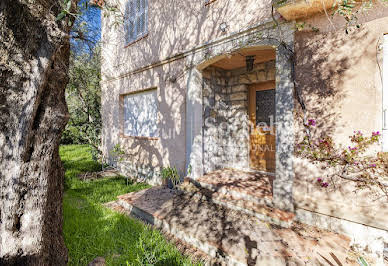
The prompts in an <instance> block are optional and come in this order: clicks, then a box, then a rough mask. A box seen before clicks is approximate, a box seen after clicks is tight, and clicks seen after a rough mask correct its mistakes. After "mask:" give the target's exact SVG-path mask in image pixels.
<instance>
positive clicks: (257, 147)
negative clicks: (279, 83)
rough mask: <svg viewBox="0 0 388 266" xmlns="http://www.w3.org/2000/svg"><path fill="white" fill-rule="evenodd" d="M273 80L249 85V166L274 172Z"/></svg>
mask: <svg viewBox="0 0 388 266" xmlns="http://www.w3.org/2000/svg"><path fill="white" fill-rule="evenodd" d="M275 110H276V109H275V81H270V82H263V83H257V84H253V85H250V86H249V118H250V122H251V130H250V148H249V149H250V151H249V157H250V167H251V168H252V169H255V170H261V171H266V172H275V152H276V134H275V130H276V128H275V124H274V123H275Z"/></svg>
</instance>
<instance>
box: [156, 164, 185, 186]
mask: <svg viewBox="0 0 388 266" xmlns="http://www.w3.org/2000/svg"><path fill="white" fill-rule="evenodd" d="M161 176H162V180H163V184H164V185H165V186H166V187H169V188H174V189H175V188H176V187H177V186H178V185H179V183H180V182H181V178H180V176H179V174H178V170H177V169H176V167H175V166H174V167H170V166H168V167H163V169H162V171H161Z"/></svg>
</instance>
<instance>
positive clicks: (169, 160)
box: [102, 0, 229, 183]
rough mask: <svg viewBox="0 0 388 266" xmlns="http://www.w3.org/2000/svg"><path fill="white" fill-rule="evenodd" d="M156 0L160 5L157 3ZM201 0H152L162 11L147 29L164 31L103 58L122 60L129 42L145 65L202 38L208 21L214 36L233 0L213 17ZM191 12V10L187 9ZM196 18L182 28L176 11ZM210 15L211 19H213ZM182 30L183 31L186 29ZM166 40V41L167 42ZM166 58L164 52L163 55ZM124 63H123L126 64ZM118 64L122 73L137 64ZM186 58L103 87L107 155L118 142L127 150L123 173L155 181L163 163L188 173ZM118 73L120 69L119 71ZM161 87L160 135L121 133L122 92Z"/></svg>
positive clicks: (128, 76) (159, 93)
mask: <svg viewBox="0 0 388 266" xmlns="http://www.w3.org/2000/svg"><path fill="white" fill-rule="evenodd" d="M154 5H156V6H154ZM198 6H199V5H198V4H197V3H194V1H178V0H175V1H169V3H168V4H163V3H162V2H160V1H158V2H153V8H152V12H155V11H156V10H157V11H158V15H152V16H150V21H149V25H150V26H149V30H150V31H153V30H155V29H158V30H160V34H152V38H150V36H149V37H147V38H145V39H144V40H141V41H140V42H139V43H135V44H133V46H130V47H128V48H126V49H127V50H122V49H121V48H117V47H116V49H117V50H118V51H124V52H125V53H124V54H122V55H117V57H116V58H111V59H109V58H105V60H104V61H107V60H114V61H119V63H121V64H122V65H123V62H125V60H126V58H127V57H130V56H131V52H130V51H131V48H132V47H135V48H136V49H135V50H136V57H137V58H136V61H137V62H141V63H142V65H148V64H150V63H152V62H153V61H155V55H158V56H160V57H162V55H163V54H169V55H173V54H174V53H175V52H176V51H177V50H179V49H180V47H186V46H188V45H189V44H190V43H192V37H193V36H195V43H200V40H201V39H202V38H203V36H201V34H202V32H203V27H204V25H205V22H207V24H206V29H207V31H209V29H210V31H211V36H213V35H215V34H216V32H217V31H219V24H220V23H221V22H223V21H224V20H225V19H226V17H225V16H224V14H225V12H226V10H228V8H229V4H226V5H224V6H223V7H222V8H220V9H219V12H218V16H217V17H209V15H208V10H209V9H208V8H203V6H202V5H201V9H199V10H198ZM184 13H187V14H184ZM173 14H175V15H176V16H179V17H186V18H192V19H194V20H193V21H185V23H187V24H188V25H191V27H190V29H191V31H189V32H184V31H182V27H183V26H184V25H182V24H178V23H177V22H176V20H175V19H172V15H173ZM209 21H210V22H209ZM161 29H166V30H165V31H162V30H161ZM182 32H183V33H184V34H182ZM123 36H124V34H122V38H121V39H120V38H119V39H117V40H113V42H116V44H115V46H120V45H123V44H124V40H123ZM166 42H167V43H166ZM159 59H163V58H159ZM123 66H124V65H123ZM123 66H120V67H117V69H118V72H117V73H120V71H121V72H122V73H125V72H128V71H131V70H133V68H134V65H133V64H131V65H128V66H124V67H123ZM188 70H189V69H188V67H187V66H186V65H185V59H182V60H177V61H174V62H171V63H169V64H165V65H162V66H158V67H156V68H153V69H150V70H145V71H143V72H139V73H135V74H131V75H126V76H125V77H124V78H120V79H117V80H112V81H108V82H106V83H105V84H106V85H105V86H104V87H105V90H104V91H103V100H102V102H103V103H102V104H103V125H104V126H103V145H104V149H105V150H104V152H105V155H106V156H107V157H108V158H109V159H110V161H112V157H111V156H110V155H109V153H110V151H111V150H113V148H114V146H115V145H116V144H120V145H121V146H122V149H123V150H124V151H125V153H126V155H125V156H124V158H123V161H122V162H121V163H120V168H122V169H123V170H124V171H123V172H124V173H128V174H129V175H130V176H133V177H140V179H142V180H147V181H150V182H151V183H159V182H160V180H158V179H159V176H158V172H159V171H160V170H161V169H160V168H161V167H166V166H176V167H177V169H178V171H179V173H180V174H181V175H184V174H185V164H186V162H185V140H186V139H185V138H186V134H185V127H186V125H185V123H186V121H185V117H186V106H185V104H186V100H185V98H186V86H187V80H186V78H187V71H188ZM117 73H116V75H117ZM152 87H156V88H157V99H158V114H157V117H158V122H157V127H158V131H159V136H158V138H157V139H144V138H143V139H139V138H133V137H126V138H123V137H120V136H119V135H120V134H121V133H122V132H120V127H121V125H120V124H119V121H120V119H121V118H120V116H121V113H122V112H121V110H120V107H119V95H120V94H125V93H130V92H136V91H139V90H144V89H147V88H152Z"/></svg>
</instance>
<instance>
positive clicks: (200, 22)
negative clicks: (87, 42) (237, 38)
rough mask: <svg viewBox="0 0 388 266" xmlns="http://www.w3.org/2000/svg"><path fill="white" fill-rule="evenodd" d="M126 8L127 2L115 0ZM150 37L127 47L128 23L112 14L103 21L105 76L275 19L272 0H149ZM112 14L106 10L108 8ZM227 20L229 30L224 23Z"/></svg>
mask: <svg viewBox="0 0 388 266" xmlns="http://www.w3.org/2000/svg"><path fill="white" fill-rule="evenodd" d="M107 2H110V3H111V4H112V5H116V6H117V7H118V8H119V10H120V12H124V4H125V2H126V1H125V0H109V1H107ZM148 5H149V11H148V16H149V19H148V36H147V37H146V38H144V39H143V40H141V41H139V42H137V43H135V44H132V45H130V46H129V47H127V48H125V43H124V36H125V35H124V24H123V23H120V22H119V23H115V22H116V21H119V20H120V19H121V18H120V13H119V12H118V13H117V14H118V19H115V18H114V16H113V14H112V13H109V14H110V15H111V16H109V17H106V18H105V17H104V16H103V23H102V39H103V41H104V42H103V50H105V51H103V57H104V58H105V60H104V64H103V69H102V72H103V75H102V79H103V80H104V79H107V78H109V77H117V76H120V75H123V74H125V73H128V72H130V71H131V70H134V69H137V68H140V67H142V66H146V65H148V64H150V63H153V62H157V61H160V60H164V59H166V58H167V57H170V56H173V55H176V54H178V53H180V52H183V51H185V50H188V49H191V48H193V47H195V46H198V45H203V44H204V43H206V42H209V41H211V40H214V39H216V38H220V37H225V36H227V35H229V34H230V33H233V32H238V31H241V30H243V29H245V28H248V27H250V26H252V25H255V24H258V23H259V22H263V21H268V20H269V19H270V18H271V1H270V0H245V1H240V0H217V1H215V2H212V3H211V4H210V5H205V1H202V0H201V1H192V0H158V1H151V0H150V1H148ZM104 12H106V11H104ZM223 22H226V23H227V25H228V28H227V32H226V33H223V32H222V31H221V30H220V29H219V26H220V24H221V23H223Z"/></svg>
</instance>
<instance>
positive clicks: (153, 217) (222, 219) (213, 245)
mask: <svg viewBox="0 0 388 266" xmlns="http://www.w3.org/2000/svg"><path fill="white" fill-rule="evenodd" d="M118 204H119V205H120V206H121V207H122V208H124V209H126V210H127V213H129V214H130V215H133V216H135V217H138V218H140V219H142V220H144V221H147V222H148V223H150V224H153V225H155V226H156V227H157V228H159V229H161V230H163V231H165V232H168V233H170V234H172V235H174V236H175V237H177V238H179V239H181V240H182V241H184V242H186V243H188V244H190V245H192V246H194V247H196V248H198V249H200V250H202V251H203V252H205V253H206V254H208V255H209V256H211V257H212V258H215V259H216V260H217V261H218V262H219V264H221V265H306V264H307V265H326V264H327V261H331V262H332V263H333V265H337V264H336V262H335V260H334V259H333V256H335V258H336V259H338V260H339V261H342V262H344V263H343V265H349V264H348V263H345V262H348V256H347V251H348V248H349V243H350V240H349V239H348V238H346V237H345V236H342V235H339V234H335V233H332V232H328V231H323V230H319V229H317V228H314V227H311V226H307V225H301V224H297V223H293V224H292V226H291V227H290V228H284V227H280V226H277V225H274V224H271V223H267V222H263V221H262V220H260V219H258V218H257V217H254V216H252V215H249V214H247V213H245V212H242V211H238V210H233V209H231V208H226V207H225V206H223V205H220V204H214V202H213V201H212V200H208V198H207V197H205V196H203V195H202V194H199V193H197V192H193V193H190V192H180V191H172V190H170V189H166V188H162V187H153V188H150V189H146V190H143V191H140V192H136V193H129V194H126V195H122V196H119V197H118Z"/></svg>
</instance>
